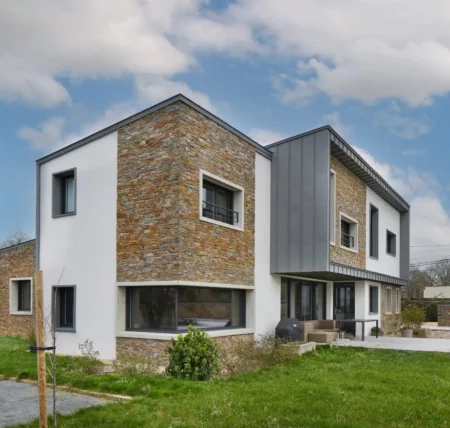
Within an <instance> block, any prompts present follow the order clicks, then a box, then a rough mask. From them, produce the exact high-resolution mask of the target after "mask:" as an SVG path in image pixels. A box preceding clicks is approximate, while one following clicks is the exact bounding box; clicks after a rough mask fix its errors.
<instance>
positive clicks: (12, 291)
mask: <svg viewBox="0 0 450 428" xmlns="http://www.w3.org/2000/svg"><path fill="white" fill-rule="evenodd" d="M20 281H30V310H29V311H28V310H25V311H23V310H19V282H20ZM33 291H34V288H33V277H31V276H30V277H17V278H10V279H9V314H10V315H26V316H30V315H33Z"/></svg>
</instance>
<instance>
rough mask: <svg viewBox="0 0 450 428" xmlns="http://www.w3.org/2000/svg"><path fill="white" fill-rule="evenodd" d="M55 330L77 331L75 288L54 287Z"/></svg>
mask: <svg viewBox="0 0 450 428" xmlns="http://www.w3.org/2000/svg"><path fill="white" fill-rule="evenodd" d="M53 310H54V316H55V328H56V330H59V331H75V287H73V286H72V287H59V286H58V287H53Z"/></svg>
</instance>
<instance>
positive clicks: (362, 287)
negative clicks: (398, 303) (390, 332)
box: [355, 281, 381, 339]
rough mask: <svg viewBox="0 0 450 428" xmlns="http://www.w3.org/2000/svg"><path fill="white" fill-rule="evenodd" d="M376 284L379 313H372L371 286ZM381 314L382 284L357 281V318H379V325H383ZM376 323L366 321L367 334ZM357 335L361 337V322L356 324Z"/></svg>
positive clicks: (367, 334) (365, 333) (366, 334)
mask: <svg viewBox="0 0 450 428" xmlns="http://www.w3.org/2000/svg"><path fill="white" fill-rule="evenodd" d="M370 286H376V287H378V313H377V314H371V313H370V294H369V287H370ZM380 314H381V288H380V284H379V283H377V282H371V281H356V282H355V319H366V320H368V319H370V320H378V326H379V327H380V326H381V323H380ZM375 326H376V324H375V323H374V322H370V323H366V325H365V332H364V335H365V336H369V335H370V330H371V329H372V327H375ZM356 336H357V338H358V339H359V338H360V337H361V323H357V324H356Z"/></svg>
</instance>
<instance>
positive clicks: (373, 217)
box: [369, 204, 379, 259]
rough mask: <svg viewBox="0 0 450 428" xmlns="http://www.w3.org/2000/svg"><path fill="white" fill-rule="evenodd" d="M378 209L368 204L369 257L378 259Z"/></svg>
mask: <svg viewBox="0 0 450 428" xmlns="http://www.w3.org/2000/svg"><path fill="white" fill-rule="evenodd" d="M378 213H379V211H378V208H376V207H374V206H373V205H372V204H370V224H369V228H370V229H369V230H370V232H369V233H370V234H369V255H370V257H374V258H376V259H377V258H378Z"/></svg>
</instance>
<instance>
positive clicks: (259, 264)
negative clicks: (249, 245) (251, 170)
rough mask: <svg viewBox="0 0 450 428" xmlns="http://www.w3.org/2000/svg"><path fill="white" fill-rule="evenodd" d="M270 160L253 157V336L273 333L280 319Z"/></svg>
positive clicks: (279, 287)
mask: <svg viewBox="0 0 450 428" xmlns="http://www.w3.org/2000/svg"><path fill="white" fill-rule="evenodd" d="M270 176H271V161H270V160H268V159H266V158H265V157H264V156H261V155H259V154H256V160H255V186H256V188H255V292H254V295H255V296H254V297H255V323H254V326H255V335H261V334H274V333H275V327H276V325H277V324H278V322H279V321H280V318H281V301H280V300H281V277H280V276H279V275H271V274H270Z"/></svg>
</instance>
